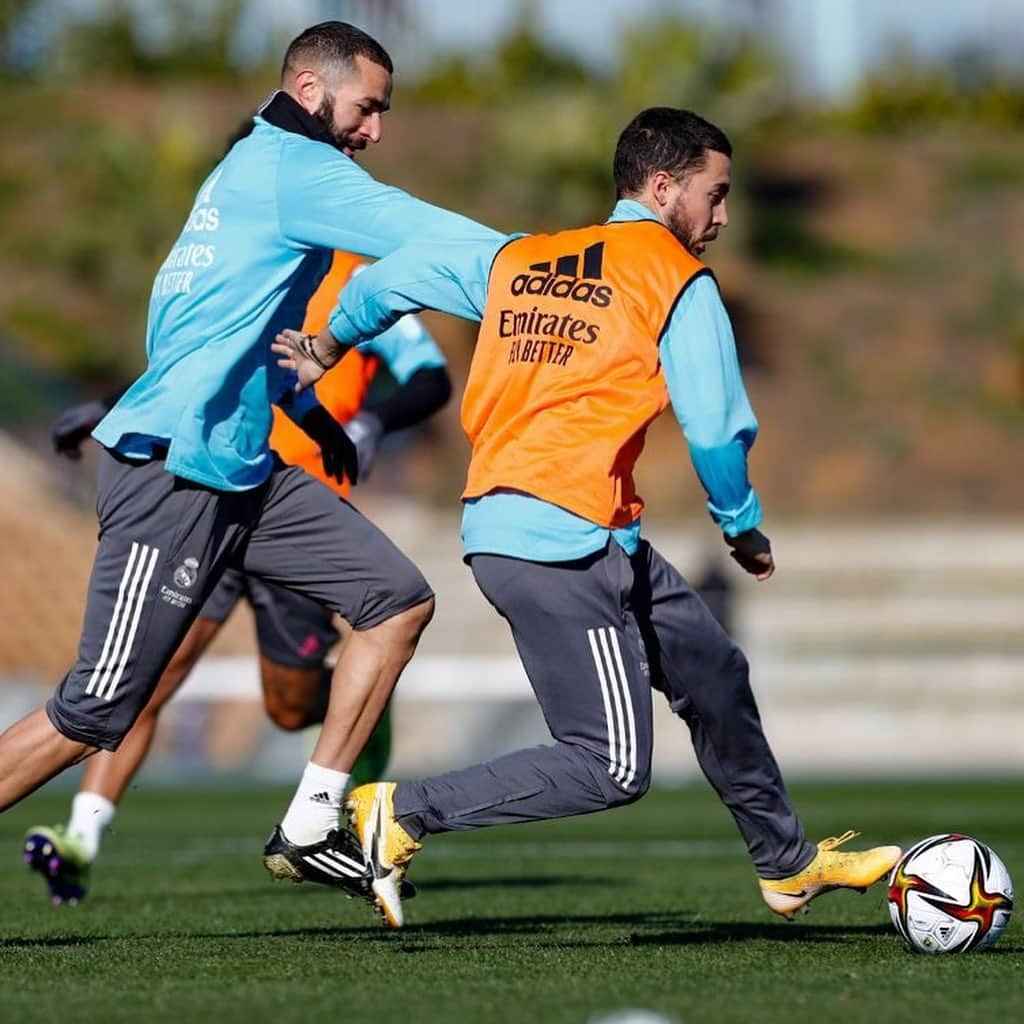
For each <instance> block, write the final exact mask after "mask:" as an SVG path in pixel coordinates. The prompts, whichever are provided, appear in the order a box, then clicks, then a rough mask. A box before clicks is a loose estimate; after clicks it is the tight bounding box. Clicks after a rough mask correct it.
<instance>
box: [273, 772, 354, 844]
mask: <svg viewBox="0 0 1024 1024" xmlns="http://www.w3.org/2000/svg"><path fill="white" fill-rule="evenodd" d="M348 780H349V775H348V773H347V772H336V771H334V770H333V769H332V768H321V767H320V765H318V764H313V762H312V761H310V762H309V763H308V764H307V765H306V770H305V771H304V772H303V773H302V779H301V781H300V782H299V788H298V789H297V790H295V796H293V797H292V802H291V804H289V806H288V813H287V814H285V816H284V818H283V819H282V820H281V831H282V832H283V833H284V835H285V838H286V839H287V840H288V841H289V842H291V843H295V844H296V845H297V846H309V845H310V844H311V843H319V842H320V840H321V839H326V838H327V833H328V832H330V831H331V830H332V829H336V828H337V827H338V820H339V817H340V815H341V801H342V798H343V797H344V795H345V787H346V786H347V785H348Z"/></svg>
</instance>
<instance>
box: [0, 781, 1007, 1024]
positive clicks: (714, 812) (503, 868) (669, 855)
mask: <svg viewBox="0 0 1024 1024" xmlns="http://www.w3.org/2000/svg"><path fill="white" fill-rule="evenodd" d="M793 796H794V799H795V801H796V803H797V806H798V808H799V809H800V811H801V813H802V815H803V816H804V820H805V823H806V825H807V828H808V831H809V833H810V835H811V836H812V837H814V838H820V837H822V836H825V835H836V834H839V833H841V832H842V831H844V830H845V829H846V828H850V827H853V828H859V829H861V830H862V831H863V833H864V834H863V836H862V837H861V839H860V840H858V842H869V843H875V842H893V841H895V842H899V843H901V844H903V845H907V844H909V843H910V842H911V841H913V840H915V839H918V838H921V837H923V836H926V835H929V834H932V833H935V832H942V831H951V830H959V831H964V832H968V833H971V834H973V835H976V836H977V837H978V838H979V839H982V840H983V841H985V842H987V843H989V844H990V845H991V846H993V847H994V848H995V850H996V851H997V852H998V853H999V854H1000V855H1001V856H1002V858H1003V859H1004V860H1005V861H1006V864H1007V866H1008V867H1009V869H1010V872H1011V874H1012V875H1013V876H1014V877H1015V878H1016V880H1017V883H1018V886H1019V885H1020V884H1022V883H1024V783H1020V782H1013V783H1011V782H998V783H997V782H986V781H980V780H979V781H969V782H956V783H949V782H947V783H939V782H935V783H928V784H924V783H921V784H918V783H898V784H897V783H880V782H874V781H872V782H867V781H866V782H863V783H860V784H856V785H854V784H852V783H848V784H844V785H835V784H828V785H826V784H820V785H818V784H815V785H812V784H800V785H794V786H793ZM287 799H288V793H287V792H285V791H283V790H269V791H268V790H261V789H243V790H231V791H205V790H204V791H199V792H192V793H186V792H171V791H164V790H159V789H156V790H147V789H145V788H143V789H140V790H135V791H133V792H132V793H131V794H130V798H129V799H128V800H127V801H126V802H125V804H124V807H123V810H122V813H121V816H120V818H119V820H118V822H117V823H116V830H115V832H114V833H113V834H112V835H111V836H110V837H109V838H108V841H107V844H106V848H105V851H104V857H103V859H102V860H101V861H100V863H99V865H98V867H97V869H96V871H95V873H94V879H93V883H94V889H93V892H92V893H91V894H90V897H89V898H88V899H87V900H86V901H85V902H84V903H83V904H82V905H81V906H79V907H77V908H53V907H51V906H50V905H49V903H48V902H47V900H46V899H45V898H44V891H43V884H42V882H41V880H40V879H39V878H37V877H36V876H34V875H31V874H30V873H29V872H28V871H27V870H25V869H24V868H23V867H22V865H21V863H20V841H21V835H22V832H23V830H24V829H25V828H26V827H27V826H28V825H31V824H36V823H42V822H56V821H60V820H63V818H64V814H65V811H66V807H67V801H68V794H67V792H66V791H64V792H60V791H57V792H54V791H52V790H51V791H50V792H47V793H43V794H40V795H38V796H36V797H34V798H32V799H30V800H28V801H26V802H25V803H23V804H22V805H20V806H18V807H17V808H15V809H14V810H13V811H11V812H9V813H7V814H6V815H4V816H3V817H2V818H0V858H2V862H0V907H2V912H0V971H2V989H0V992H2V994H0V1020H3V1021H11V1022H14V1021H18V1022H29V1021H54V1022H59V1024H73V1022H76V1021H85V1020H90V1021H103V1022H107V1021H110V1022H119V1021H126V1022H127V1021H131V1022H133V1024H140V1022H141V1024H144V1022H148V1021H174V1022H175V1024H180V1022H186V1024H192V1022H196V1024H198V1022H202V1021H218V1022H234V1021H244V1022H246V1024H256V1022H262V1021H273V1022H275V1024H283V1022H293V1021H294V1022H300V1021H301V1022H308V1021H325V1022H333V1021H337V1020H342V1021H371V1022H373V1024H390V1022H401V1024H409V1022H416V1021H435V1020H436V1021H467V1022H474V1024H478V1022H480V1024H482V1022H491V1021H530V1022H531V1024H542V1022H545V1024H546V1022H549V1021H557V1022H581V1024H582V1022H585V1021H587V1020H588V1018H590V1017H591V1016H593V1015H596V1014H599V1013H601V1012H607V1011H610V1010H612V1009H615V1008H619V1007H636V1006H642V1007H648V1008H651V1009H655V1010H658V1011H661V1012H663V1013H667V1014H670V1015H672V1016H674V1017H676V1018H678V1019H680V1020H682V1021H684V1022H685V1024H732V1022H735V1024H741V1022H742V1024H772V1022H776V1021H779V1022H786V1024H797V1022H802V1021H809V1022H810V1021H813V1022H816V1024H819V1022H821V1021H823V1020H828V1021H832V1022H836V1024H845V1022H864V1024H900V1022H907V1024H911V1022H914V1024H916V1022H922V1021H923V1022H931V1021H957V1022H965V1021H988V1020H992V1019H999V1020H1007V1021H1013V1020H1024V928H1022V924H1021V920H1020V918H1021V916H1024V915H1022V914H1021V912H1020V911H1019V910H1018V917H1017V918H1016V919H1015V920H1014V921H1013V922H1012V923H1011V925H1010V928H1009V930H1008V932H1007V933H1006V934H1005V935H1004V936H1003V937H1002V939H1001V940H1000V942H999V944H998V945H997V946H996V947H995V948H994V950H992V951H991V952H985V953H976V954H968V955H966V956H961V957H949V958H943V957H939V958H927V957H922V956H914V955H912V954H909V953H907V952H906V951H905V950H904V949H903V947H902V945H901V943H900V941H899V940H898V938H897V936H896V935H895V933H894V932H893V931H892V929H891V927H890V925H889V921H888V914H887V912H886V909H885V905H884V891H883V887H881V886H878V887H876V888H874V889H872V890H871V891H870V892H869V893H868V894H867V895H866V896H859V895H857V894H855V893H845V892H843V893H836V894H833V895H829V896H824V897H822V898H821V899H819V900H818V901H817V902H816V903H815V904H814V905H813V907H812V909H811V912H810V913H809V914H807V915H805V916H803V917H802V918H801V919H800V920H799V921H798V922H796V923H793V924H787V923H786V922H784V921H782V920H781V919H779V918H776V917H774V916H773V915H771V914H770V913H769V912H768V911H767V909H766V908H765V907H764V906H763V905H762V903H761V901H760V898H759V896H758V894H757V890H756V887H755V883H754V880H753V875H752V872H751V869H750V867H749V863H748V861H747V859H746V856H745V853H744V851H743V849H742V847H741V845H740V844H739V842H738V840H737V834H736V832H735V830H734V827H733V825H732V821H731V819H730V818H729V817H728V816H727V814H726V813H725V812H724V811H723V809H722V808H721V806H720V805H719V804H718V803H717V801H716V799H715V797H714V795H713V794H712V793H711V792H710V790H709V789H708V788H707V787H704V786H696V785H695V786H693V787H689V788H685V789H682V790H662V791H656V792H653V793H651V794H649V795H648V797H646V798H645V799H644V800H642V801H641V802H640V803H638V804H635V805H633V806H632V807H628V808H624V809H621V810H618V811H611V812H608V813H605V814H600V815H592V816H590V817H586V818H578V819H575V820H571V821H562V822H551V823H545V824H541V825H533V826H519V827H513V828H503V829H490V830H486V831H483V832H478V833H475V834H472V835H467V834H463V835H452V836H444V837H436V838H434V839H432V840H428V844H427V846H426V848H425V849H424V851H423V853H421V854H419V855H418V856H417V858H416V861H415V862H414V865H413V869H412V871H411V872H410V875H411V877H413V878H414V879H415V880H416V881H417V882H418V883H419V884H420V886H421V895H420V896H419V898H417V899H416V900H415V901H412V902H410V903H409V904H408V905H407V921H408V925H407V927H406V929H405V930H404V931H403V932H400V933H397V934H396V933H389V932H387V931H385V930H384V929H383V927H381V926H380V925H378V923H377V919H376V918H375V917H374V916H373V915H372V914H371V912H370V910H369V908H368V907H366V906H365V905H363V904H360V903H356V902H352V901H348V900H345V899H344V898H343V897H341V896H340V895H339V894H338V893H336V892H334V891H331V890H326V889H320V888H317V887H314V886H309V885H303V886H294V885H290V884H282V883H277V884H273V883H271V882H270V881H269V880H268V878H267V876H266V875H265V873H264V871H263V868H262V865H261V863H260V856H259V854H260V850H261V846H262V841H263V838H264V836H265V835H266V834H267V833H268V832H269V830H270V828H271V826H272V825H273V824H274V823H275V821H277V819H278V817H279V815H280V814H281V813H282V811H283V809H284V807H285V805H286V803H287Z"/></svg>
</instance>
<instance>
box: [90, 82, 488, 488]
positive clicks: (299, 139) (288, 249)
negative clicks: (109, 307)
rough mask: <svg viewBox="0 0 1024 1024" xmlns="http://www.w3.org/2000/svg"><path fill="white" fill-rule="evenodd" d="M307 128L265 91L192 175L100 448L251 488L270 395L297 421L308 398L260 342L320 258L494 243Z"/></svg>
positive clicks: (293, 309) (267, 465)
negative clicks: (140, 348)
mask: <svg viewBox="0 0 1024 1024" xmlns="http://www.w3.org/2000/svg"><path fill="white" fill-rule="evenodd" d="M289 105H291V106H290V107H289ZM282 107H283V108H286V113H287V114H288V118H286V119H284V120H283V121H282V123H286V124H291V125H294V124H295V123H299V124H305V125H307V126H308V131H305V132H303V131H300V130H297V129H296V128H295V127H288V128H283V127H280V126H279V125H278V123H271V121H272V120H273V119H274V111H275V110H280V109H281V108H282ZM292 108H295V109H292ZM268 118H271V120H268ZM318 129H319V125H318V124H317V122H315V121H314V120H313V119H312V118H310V117H309V116H308V115H307V114H305V111H303V110H302V108H301V107H299V105H298V104H297V103H295V101H294V100H291V99H290V98H289V97H287V96H286V95H285V94H284V93H278V94H277V95H276V96H275V97H274V99H273V100H272V101H271V102H270V103H268V104H267V106H266V107H264V109H263V111H262V112H261V116H257V117H256V118H255V127H254V128H253V131H252V133H251V134H250V135H248V136H247V137H246V138H244V139H242V140H241V141H239V142H238V143H236V144H235V145H234V146H233V147H232V149H231V151H230V152H229V153H228V154H227V156H226V157H225V158H224V159H223V160H222V161H221V162H220V163H219V164H218V165H217V167H216V168H215V169H214V170H213V172H212V173H211V174H210V176H209V177H208V178H207V179H206V181H205V182H204V184H203V186H202V187H201V188H200V190H199V192H198V194H197V196H196V200H195V204H194V206H193V207H192V211H191V212H190V213H189V216H188V220H187V221H186V223H185V227H184V230H183V231H182V233H181V235H180V237H179V238H178V240H177V242H175V244H174V246H173V248H172V249H171V252H170V254H169V255H168V256H167V258H166V260H165V261H164V263H163V266H162V267H161V268H160V270H159V272H158V273H157V275H156V280H155V281H154V283H153V291H152V295H151V298H150V305H149V322H148V327H147V331H146V354H147V357H148V366H147V368H146V370H145V372H144V373H143V374H142V376H141V377H139V378H138V380H136V381H135V383H134V384H132V386H131V387H130V388H129V389H128V390H127V392H125V394H124V396H123V397H122V398H121V399H120V401H118V403H117V404H116V405H115V406H114V408H113V409H112V410H111V411H110V413H109V414H108V415H107V416H106V417H105V418H104V419H103V421H102V422H101V423H100V425H99V426H98V427H97V428H96V430H95V431H94V433H93V436H94V437H95V438H96V440H98V441H99V442H100V444H102V445H105V446H106V447H107V448H111V449H116V450H117V451H119V452H120V453H122V454H123V455H126V456H128V457H131V458H139V459H145V458H149V457H151V456H152V455H153V454H154V452H155V451H156V450H157V449H166V463H165V465H166V468H167V470H168V471H169V472H171V473H174V474H176V475H178V476H182V477H187V478H188V479H190V480H195V481H197V482H199V483H202V484H205V485H207V486H210V487H213V488H217V489H219V490H225V491H238V490H246V489H248V488H252V487H255V486H257V485H259V484H260V483H262V482H263V481H264V480H265V479H266V478H267V476H268V475H269V474H270V470H271V466H272V457H271V454H270V449H269V447H268V445H267V438H268V437H269V435H270V428H271V423H272V417H271V409H270V406H271V403H277V404H279V405H281V407H282V408H284V409H285V411H286V412H288V413H289V415H290V416H291V417H292V418H293V419H295V420H300V419H301V417H302V415H303V414H304V413H305V412H306V411H308V409H309V408H311V407H312V405H313V404H315V401H316V399H315V397H314V396H313V394H312V392H311V391H310V392H309V393H302V394H300V395H298V396H296V395H295V394H294V392H293V386H294V380H295V378H294V375H293V374H289V373H286V372H285V371H283V370H281V369H280V368H279V367H278V366H277V362H276V358H275V357H274V355H273V353H272V352H271V349H270V342H271V340H272V339H273V337H274V335H275V334H276V333H277V332H278V331H279V330H281V329H282V328H284V327H289V326H294V325H295V324H297V323H301V322H302V319H303V314H304V311H305V308H306V304H307V303H308V301H309V299H310V297H311V296H312V294H313V292H314V291H315V290H316V288H317V286H318V285H319V283H320V281H321V280H322V279H323V276H324V273H325V272H326V270H327V268H328V266H329V264H330V260H331V252H332V251H333V250H334V249H344V250H346V251H348V252H353V253H357V254H359V255H366V256H373V257H380V256H384V255H386V254H387V253H390V252H392V251H394V250H395V249H397V248H398V247H400V246H402V245H403V244H406V243H409V242H411V241H414V240H419V241H423V242H427V243H431V244H434V245H440V246H443V244H444V243H447V242H450V241H453V240H463V241H464V240H467V239H472V240H474V241H475V242H477V244H487V245H491V244H496V242H497V240H499V239H500V238H501V237H502V236H499V235H498V233H497V232H494V231H492V230H490V229H489V228H485V227H483V226H482V225H480V224H477V223H475V222H474V221H472V220H469V219H468V218H466V217H461V216H459V215H458V214H454V213H450V212H448V211H447V210H442V209H440V208H438V207H435V206H431V205H429V204H428V203H424V202H421V201H420V200H418V199H415V198H413V197H412V196H410V195H408V194H407V193H405V192H402V191H401V190H399V189H396V188H391V187H389V186H387V185H382V184H381V183H380V182H378V181H376V180H375V179H374V178H373V177H371V176H370V175H369V174H368V173H367V172H366V171H364V170H363V169H362V168H360V167H359V166H358V164H356V163H355V162H354V161H353V160H351V159H350V158H349V157H347V156H345V155H344V154H343V153H342V152H341V151H340V150H338V149H336V148H334V147H333V146H332V145H329V144H328V143H327V142H326V141H323V140H322V139H318V138H317V137H316V132H317V130H318Z"/></svg>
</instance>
